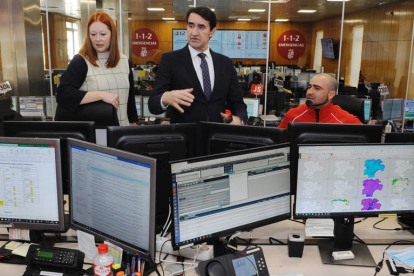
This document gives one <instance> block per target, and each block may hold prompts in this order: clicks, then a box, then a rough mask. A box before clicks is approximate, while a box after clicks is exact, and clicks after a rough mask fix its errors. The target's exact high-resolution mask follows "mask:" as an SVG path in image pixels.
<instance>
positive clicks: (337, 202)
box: [331, 199, 351, 212]
mask: <svg viewBox="0 0 414 276" xmlns="http://www.w3.org/2000/svg"><path fill="white" fill-rule="evenodd" d="M331 205H332V212H344V211H347V210H349V209H351V205H350V202H349V200H346V199H334V200H331Z"/></svg>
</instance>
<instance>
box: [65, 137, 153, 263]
mask: <svg viewBox="0 0 414 276" xmlns="http://www.w3.org/2000/svg"><path fill="white" fill-rule="evenodd" d="M68 149H69V163H70V198H71V201H70V203H71V206H70V215H71V223H72V228H75V229H79V230H82V231H84V232H87V233H90V234H92V235H95V236H98V237H101V238H104V239H106V240H108V241H110V242H111V243H114V244H116V245H118V246H120V247H122V248H123V249H124V250H125V251H128V252H131V253H133V254H135V253H139V254H140V255H141V256H144V258H149V257H152V258H154V256H155V255H154V254H155V229H154V217H155V159H153V158H149V157H146V156H141V155H137V154H131V153H128V152H124V151H120V150H116V149H111V148H107V147H103V146H99V145H96V144H92V143H88V142H82V141H78V140H74V139H69V140H68ZM148 255H150V256H148Z"/></svg>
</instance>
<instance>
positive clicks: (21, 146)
mask: <svg viewBox="0 0 414 276" xmlns="http://www.w3.org/2000/svg"><path fill="white" fill-rule="evenodd" d="M0 145H1V146H0V171H1V176H2V177H1V178H2V181H1V185H0V189H1V192H0V206H1V208H0V226H1V227H10V228H20V229H31V230H53V231H62V230H64V229H65V224H64V209H63V193H62V174H61V169H60V168H61V163H60V160H61V157H60V141H59V140H58V139H45V138H42V139H34V138H16V137H13V138H11V137H0Z"/></svg>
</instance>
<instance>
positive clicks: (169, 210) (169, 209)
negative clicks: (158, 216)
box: [160, 198, 171, 237]
mask: <svg viewBox="0 0 414 276" xmlns="http://www.w3.org/2000/svg"><path fill="white" fill-rule="evenodd" d="M168 201H169V203H170V204H168V217H167V220H166V221H165V224H164V227H163V228H162V230H161V234H160V236H161V237H163V235H162V233H163V232H164V231H166V229H168V227H169V226H170V224H171V221H170V217H171V199H170V198H168ZM168 222H170V223H168ZM167 224H168V227H167V228H165V226H166V225H167Z"/></svg>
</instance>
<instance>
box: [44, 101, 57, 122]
mask: <svg viewBox="0 0 414 276" xmlns="http://www.w3.org/2000/svg"><path fill="white" fill-rule="evenodd" d="M52 102H53V108H52ZM56 107H57V102H56V97H46V117H55V114H56Z"/></svg>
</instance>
